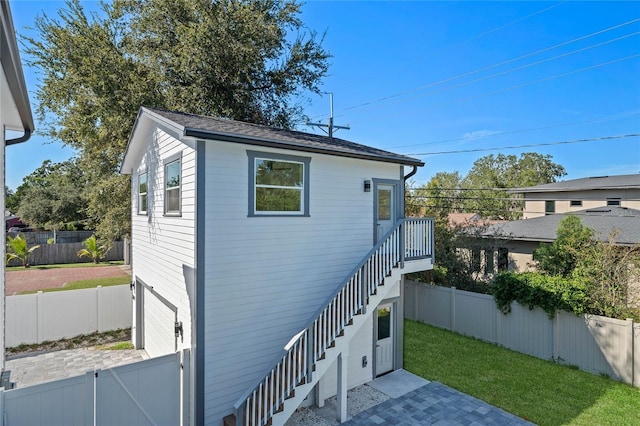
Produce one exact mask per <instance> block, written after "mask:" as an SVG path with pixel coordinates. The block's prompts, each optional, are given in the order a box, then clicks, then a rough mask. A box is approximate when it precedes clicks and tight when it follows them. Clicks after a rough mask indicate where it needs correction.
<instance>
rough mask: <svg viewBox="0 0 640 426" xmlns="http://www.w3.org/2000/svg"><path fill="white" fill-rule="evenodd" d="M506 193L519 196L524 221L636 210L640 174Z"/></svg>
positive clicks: (535, 187) (639, 201)
mask: <svg viewBox="0 0 640 426" xmlns="http://www.w3.org/2000/svg"><path fill="white" fill-rule="evenodd" d="M508 192H509V193H511V194H522V196H523V198H524V212H523V213H524V214H523V218H524V219H529V218H532V217H539V216H545V215H550V214H554V213H571V212H577V211H580V210H588V209H593V208H596V207H604V206H612V207H628V208H631V209H640V174H635V175H618V176H596V177H587V178H581V179H572V180H566V181H563V182H555V183H548V184H544V185H537V186H530V187H526V188H514V189H511V190H509V191H508Z"/></svg>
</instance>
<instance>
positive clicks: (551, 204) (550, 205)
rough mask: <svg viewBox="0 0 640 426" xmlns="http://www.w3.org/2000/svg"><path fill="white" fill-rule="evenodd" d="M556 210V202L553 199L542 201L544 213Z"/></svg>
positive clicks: (547, 213)
mask: <svg viewBox="0 0 640 426" xmlns="http://www.w3.org/2000/svg"><path fill="white" fill-rule="evenodd" d="M555 212H556V202H555V201H545V202H544V214H545V215H550V214H554V213H555Z"/></svg>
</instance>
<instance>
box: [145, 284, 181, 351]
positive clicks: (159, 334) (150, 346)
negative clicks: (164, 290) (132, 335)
mask: <svg viewBox="0 0 640 426" xmlns="http://www.w3.org/2000/svg"><path fill="white" fill-rule="evenodd" d="M175 321H176V314H175V313H174V312H173V311H172V310H171V309H170V308H169V307H168V306H167V305H165V304H164V303H162V301H161V300H160V299H158V298H157V297H156V296H155V295H154V294H153V293H152V292H151V291H149V290H148V289H146V288H145V289H144V348H145V350H146V351H147V353H148V354H149V356H150V357H157V356H161V355H166V354H169V353H172V352H175V351H176V337H175V332H174V324H175Z"/></svg>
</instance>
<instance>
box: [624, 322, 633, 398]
mask: <svg viewBox="0 0 640 426" xmlns="http://www.w3.org/2000/svg"><path fill="white" fill-rule="evenodd" d="M627 330H629V333H628V334H627V338H626V339H625V340H626V343H627V348H628V349H627V368H625V370H627V372H628V373H629V374H630V375H631V377H630V378H629V380H627V381H626V382H627V383H629V384H630V385H631V386H633V385H634V375H635V371H634V361H635V360H634V359H633V356H634V353H633V349H634V341H633V319H632V318H627Z"/></svg>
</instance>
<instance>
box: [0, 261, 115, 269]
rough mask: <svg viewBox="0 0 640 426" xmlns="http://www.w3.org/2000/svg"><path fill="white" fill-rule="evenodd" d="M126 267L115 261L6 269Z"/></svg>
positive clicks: (10, 267)
mask: <svg viewBox="0 0 640 426" xmlns="http://www.w3.org/2000/svg"><path fill="white" fill-rule="evenodd" d="M120 265H124V261H123V260H114V261H111V262H102V263H93V262H84V263H63V264H59V265H36V266H29V267H28V268H25V267H24V266H8V267H7V268H6V270H7V271H32V270H34V269H35V270H47V269H63V268H93V267H96V268H97V267H101V266H120Z"/></svg>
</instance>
